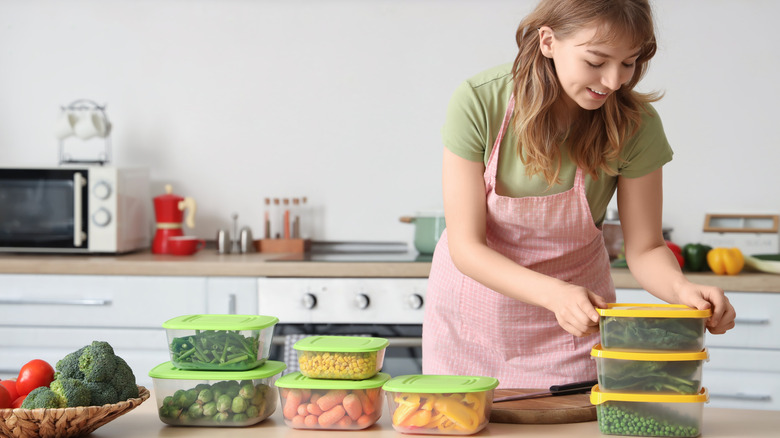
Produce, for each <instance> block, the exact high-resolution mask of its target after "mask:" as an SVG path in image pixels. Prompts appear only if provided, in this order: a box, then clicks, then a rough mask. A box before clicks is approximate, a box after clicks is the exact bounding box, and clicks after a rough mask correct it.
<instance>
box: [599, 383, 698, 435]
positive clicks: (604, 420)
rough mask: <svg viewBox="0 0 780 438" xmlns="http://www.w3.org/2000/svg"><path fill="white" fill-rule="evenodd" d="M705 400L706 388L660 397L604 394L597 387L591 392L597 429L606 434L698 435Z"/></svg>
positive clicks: (654, 395)
mask: <svg viewBox="0 0 780 438" xmlns="http://www.w3.org/2000/svg"><path fill="white" fill-rule="evenodd" d="M707 401H709V395H708V394H707V389H706V388H702V389H701V391H699V393H698V394H695V395H662V394H632V393H616V392H609V393H606V392H601V390H600V389H599V385H596V386H594V387H593V389H592V390H591V392H590V402H591V403H593V404H594V405H596V416H597V417H598V423H599V430H601V433H603V434H606V435H631V436H683V437H696V436H699V435H701V427H702V411H703V410H704V403H706V402H707Z"/></svg>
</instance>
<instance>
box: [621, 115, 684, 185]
mask: <svg viewBox="0 0 780 438" xmlns="http://www.w3.org/2000/svg"><path fill="white" fill-rule="evenodd" d="M673 154H674V153H673V151H672V147H671V146H670V145H669V141H668V140H667V139H666V133H665V132H664V127H663V123H661V117H660V116H659V115H658V112H656V110H655V108H653V106H652V105H650V104H648V105H647V111H646V112H645V113H644V114H643V115H642V125H641V126H640V128H639V130H638V131H637V133H636V134H635V135H634V136H633V137H632V138H631V139H630V140H629V141H628V143H626V147H625V148H624V149H623V154H622V158H623V159H624V161H623V162H622V163H621V164H619V165H618V171H619V173H620V175H622V176H625V177H626V178H638V177H640V176H644V175H647V174H648V173H650V172H652V171H654V170H656V169H658V168H660V167H662V166H663V165H664V164H666V163H668V162H669V161H671V160H672V155H673Z"/></svg>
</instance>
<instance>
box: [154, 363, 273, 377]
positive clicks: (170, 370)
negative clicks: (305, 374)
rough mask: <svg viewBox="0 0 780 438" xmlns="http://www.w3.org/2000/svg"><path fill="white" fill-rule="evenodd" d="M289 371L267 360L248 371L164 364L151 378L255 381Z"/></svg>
mask: <svg viewBox="0 0 780 438" xmlns="http://www.w3.org/2000/svg"><path fill="white" fill-rule="evenodd" d="M285 369H287V365H286V364H285V363H284V362H278V361H275V360H267V361H265V363H264V364H263V365H262V366H259V367H257V368H253V369H251V370H246V371H205V370H181V369H179V368H176V367H174V366H173V363H171V362H163V363H161V364H160V365H157V366H156V367H154V368H152V370H151V371H149V377H153V378H155V379H175V380H254V379H266V378H268V377H272V376H275V375H277V374H279V373H281V372H282V371H284V370H285Z"/></svg>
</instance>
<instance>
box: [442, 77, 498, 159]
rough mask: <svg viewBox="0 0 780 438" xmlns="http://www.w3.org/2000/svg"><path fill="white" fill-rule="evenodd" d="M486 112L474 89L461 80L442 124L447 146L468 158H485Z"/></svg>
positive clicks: (458, 154) (456, 153)
mask: <svg viewBox="0 0 780 438" xmlns="http://www.w3.org/2000/svg"><path fill="white" fill-rule="evenodd" d="M487 135H488V134H487V115H486V111H485V109H484V106H483V104H482V102H481V101H480V99H479V98H478V96H477V93H476V92H475V90H474V88H473V87H472V85H471V84H470V83H469V82H468V81H464V82H463V83H461V84H460V85H459V86H458V87H457V88H456V89H455V92H454V93H453V95H452V97H451V98H450V102H449V104H448V105H447V115H446V118H445V121H444V126H443V127H442V140H443V142H444V146H445V147H446V148H447V149H449V150H450V151H451V152H453V153H454V154H455V155H457V156H459V157H461V158H465V159H467V160H469V161H484V159H485V158H484V157H485V150H486V146H485V145H486V144H487Z"/></svg>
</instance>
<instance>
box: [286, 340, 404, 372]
mask: <svg viewBox="0 0 780 438" xmlns="http://www.w3.org/2000/svg"><path fill="white" fill-rule="evenodd" d="M388 344H389V341H388V340H387V339H384V338H371V337H365V336H309V337H307V338H303V339H301V340H300V341H298V342H296V343H295V345H293V348H294V349H295V350H297V351H298V365H299V366H300V370H301V373H302V374H303V375H304V376H306V377H312V378H315V379H344V380H362V379H368V378H370V377H372V376H374V375H375V374H376V373H378V372H379V371H380V370H381V369H382V363H383V361H384V358H385V349H386V348H387V345H388Z"/></svg>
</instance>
